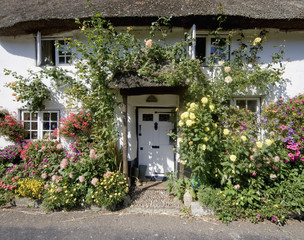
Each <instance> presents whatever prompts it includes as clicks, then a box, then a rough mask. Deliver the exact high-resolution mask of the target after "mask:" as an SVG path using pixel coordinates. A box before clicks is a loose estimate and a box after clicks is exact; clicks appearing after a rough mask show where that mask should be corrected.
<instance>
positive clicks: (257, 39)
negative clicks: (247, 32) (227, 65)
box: [252, 37, 262, 46]
mask: <svg viewBox="0 0 304 240" xmlns="http://www.w3.org/2000/svg"><path fill="white" fill-rule="evenodd" d="M261 41H262V39H261V38H260V37H257V38H256V39H254V40H253V43H252V44H253V46H255V45H257V44H259V43H260V42H261Z"/></svg>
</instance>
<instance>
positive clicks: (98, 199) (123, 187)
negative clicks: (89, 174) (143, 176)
mask: <svg viewBox="0 0 304 240" xmlns="http://www.w3.org/2000/svg"><path fill="white" fill-rule="evenodd" d="M128 191H129V187H128V182H127V180H126V178H125V177H124V175H123V174H121V173H118V172H116V173H113V172H107V173H105V174H104V178H103V179H101V180H100V181H99V182H98V183H97V185H96V189H95V191H94V192H93V194H92V198H93V199H94V200H93V202H94V203H95V204H96V205H98V206H104V207H111V206H113V205H115V204H118V203H120V202H122V201H123V200H124V199H125V197H126V195H127V193H128Z"/></svg>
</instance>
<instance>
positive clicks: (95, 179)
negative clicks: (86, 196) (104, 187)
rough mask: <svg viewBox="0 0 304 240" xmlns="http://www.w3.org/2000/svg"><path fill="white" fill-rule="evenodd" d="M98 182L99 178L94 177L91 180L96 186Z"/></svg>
mask: <svg viewBox="0 0 304 240" xmlns="http://www.w3.org/2000/svg"><path fill="white" fill-rule="evenodd" d="M97 182H98V178H93V179H92V181H91V183H92V184H93V185H94V186H96V184H97Z"/></svg>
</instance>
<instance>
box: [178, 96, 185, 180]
mask: <svg viewBox="0 0 304 240" xmlns="http://www.w3.org/2000/svg"><path fill="white" fill-rule="evenodd" d="M183 106H184V98H183V95H182V94H180V95H179V106H178V108H179V109H180V110H182V109H183ZM179 112H180V111H179ZM184 177H185V167H184V164H182V163H181V159H179V178H182V179H183V178H184Z"/></svg>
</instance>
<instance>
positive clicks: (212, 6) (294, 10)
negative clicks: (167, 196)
mask: <svg viewBox="0 0 304 240" xmlns="http://www.w3.org/2000/svg"><path fill="white" fill-rule="evenodd" d="M21 2H22V3H21ZM91 2H92V7H91V9H86V8H85V6H86V5H87V2H86V1H85V0H81V1H73V2H71V1H65V2H64V3H63V2H62V1H56V0H53V1H46V0H39V1H25V2H24V1H18V0H14V1H9V2H5V3H3V4H2V8H1V10H0V106H1V108H4V109H7V110H9V111H10V112H11V113H13V114H15V115H16V117H17V118H19V119H21V120H23V121H24V124H25V126H26V129H27V137H28V138H29V139H39V138H43V136H44V135H45V134H47V133H49V132H51V131H52V130H54V129H55V128H56V127H57V126H58V121H59V119H60V118H61V117H64V116H66V114H67V111H68V110H67V108H66V105H65V101H64V99H60V98H57V97H56V95H54V96H53V99H52V101H48V102H46V103H45V105H46V109H45V110H44V111H41V112H37V113H30V112H28V111H27V109H23V108H22V104H21V103H19V102H17V101H15V99H14V97H13V96H12V93H13V92H12V91H11V90H10V89H9V88H7V87H5V86H4V85H5V84H6V83H9V82H13V81H14V79H13V78H12V77H11V76H5V75H4V72H3V69H9V70H12V71H16V72H17V73H18V74H19V75H27V74H28V73H27V70H28V69H31V70H33V71H39V70H40V69H41V67H43V66H44V65H45V64H46V62H44V61H45V57H49V58H50V59H51V60H52V61H53V62H54V63H55V64H56V65H58V66H62V67H63V68H66V69H73V64H72V65H70V64H68V61H69V58H70V57H71V56H70V54H69V53H63V52H61V51H59V50H57V49H56V48H55V47H54V44H55V43H59V44H61V45H62V46H63V47H64V45H65V42H64V39H65V38H67V37H69V38H72V39H79V40H82V39H81V35H80V34H79V26H78V25H77V24H75V21H74V19H75V18H81V19H84V18H88V17H89V16H90V15H91V11H92V10H97V11H100V12H101V13H102V14H103V15H104V16H105V17H107V18H108V19H109V20H110V21H111V22H112V23H113V24H114V25H116V26H120V27H121V28H122V29H124V28H125V27H127V26H134V32H135V34H136V35H138V37H139V38H141V39H142V40H144V39H145V38H148V36H149V35H148V32H149V30H148V26H149V25H150V23H151V22H152V21H155V20H156V19H157V16H172V24H173V31H172V33H170V34H169V36H168V41H169V42H172V43H174V42H177V41H183V40H184V32H189V33H190V34H191V35H192V36H193V37H194V38H195V39H196V41H195V43H196V46H195V47H194V48H192V50H191V52H190V56H191V57H208V56H209V55H210V54H211V53H212V51H213V50H212V36H210V35H209V32H210V30H211V29H214V28H216V26H217V20H216V16H217V14H218V4H219V3H220V1H218V2H217V1H209V0H200V1H177V0H175V1H156V2H149V1H115V2H113V1H106V0H95V1H93V0H92V1H91ZM221 6H222V8H223V10H224V11H225V14H226V15H227V20H226V21H225V22H224V25H223V28H224V31H223V37H225V36H226V35H225V33H228V32H229V31H233V32H235V34H234V35H233V37H232V45H231V49H230V51H233V49H235V48H237V47H238V45H237V41H236V40H237V37H238V35H237V33H239V32H242V33H244V35H245V36H246V37H247V38H248V39H253V38H254V37H255V36H257V35H258V34H259V32H260V31H261V30H266V31H267V32H268V33H267V42H265V44H264V51H263V53H262V54H261V60H262V61H263V62H265V63H268V62H271V55H272V53H274V52H276V51H277V48H274V46H281V47H282V48H283V49H284V51H285V55H284V61H283V64H284V65H285V73H284V76H283V77H284V78H285V79H287V82H286V84H285V85H284V86H283V87H281V88H278V89H273V91H272V93H271V94H269V95H265V94H264V93H260V92H255V91H252V93H251V94H249V95H247V96H233V97H232V99H231V103H232V104H235V105H239V106H241V107H246V108H248V109H250V110H252V111H254V112H257V113H258V112H259V111H260V108H261V106H262V105H263V104H266V103H268V102H270V101H273V100H275V99H277V98H278V97H280V96H282V97H283V98H290V97H293V96H295V95H297V94H299V93H303V92H304V81H303V76H304V55H303V52H304V3H303V1H301V0H296V1H280V0H271V1H265V0H255V1H251V2H250V5H249V4H248V3H245V2H244V1H238V0H237V1H224V2H223V3H222V5H221ZM123 79H124V80H123V81H120V82H119V83H115V82H114V83H113V86H112V87H113V89H115V90H114V91H116V92H117V98H118V99H120V100H121V102H122V105H121V108H118V109H117V111H116V112H117V119H118V123H119V128H120V131H121V133H122V134H121V139H120V141H119V143H120V146H125V147H126V149H125V151H124V154H125V158H126V159H127V160H128V161H129V162H132V164H135V165H146V166H147V172H146V175H147V176H149V177H155V178H156V177H163V176H164V174H165V172H171V171H176V170H177V169H178V158H177V157H176V156H175V154H174V151H173V148H174V146H175V143H174V142H173V140H172V139H170V137H169V136H168V134H167V133H168V131H170V130H173V129H174V124H173V122H172V119H173V117H174V109H175V108H177V107H179V106H180V104H181V96H182V94H183V89H182V88H179V87H171V88H170V87H165V86H157V85H149V84H143V83H142V82H140V81H138V79H137V78H136V76H124V77H123ZM46 84H48V83H47V81H46ZM123 113H125V116H124V115H123ZM124 117H125V119H124ZM124 125H125V126H126V128H124V127H123V126H124ZM123 129H125V132H124V131H123ZM8 144H10V143H9V142H8V141H6V140H5V139H4V138H3V137H1V138H0V148H2V147H4V146H6V145H8Z"/></svg>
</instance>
